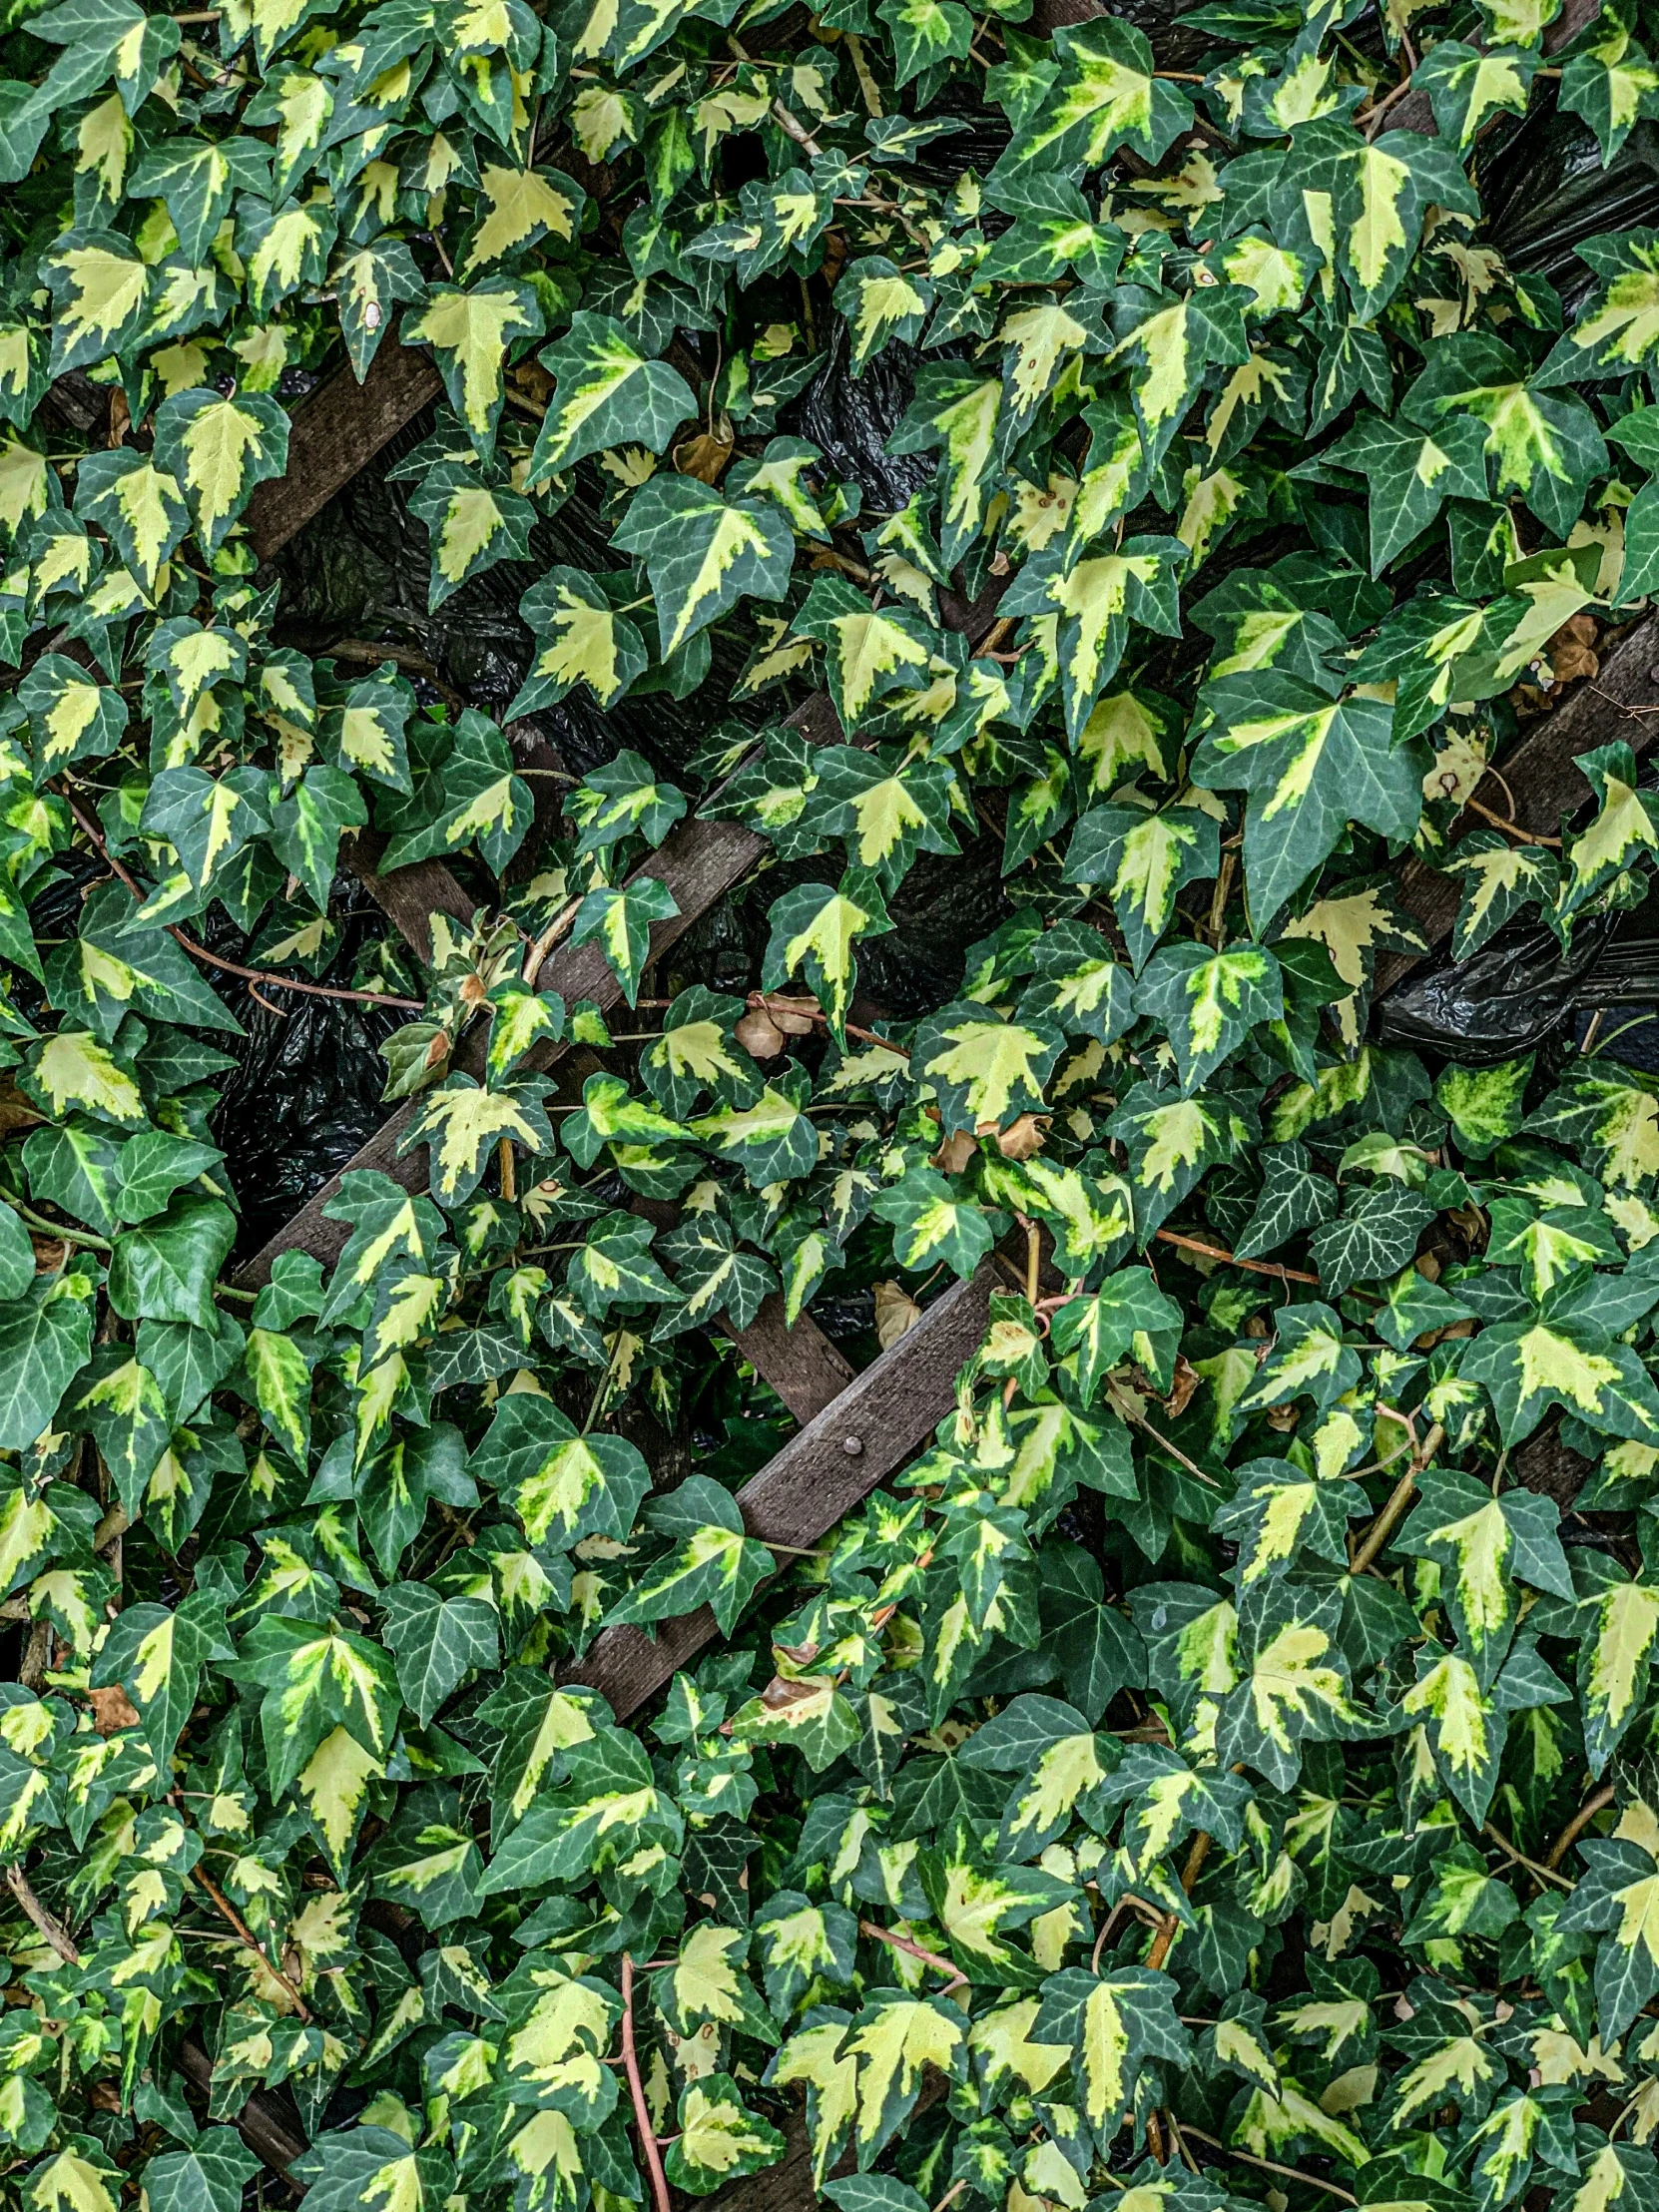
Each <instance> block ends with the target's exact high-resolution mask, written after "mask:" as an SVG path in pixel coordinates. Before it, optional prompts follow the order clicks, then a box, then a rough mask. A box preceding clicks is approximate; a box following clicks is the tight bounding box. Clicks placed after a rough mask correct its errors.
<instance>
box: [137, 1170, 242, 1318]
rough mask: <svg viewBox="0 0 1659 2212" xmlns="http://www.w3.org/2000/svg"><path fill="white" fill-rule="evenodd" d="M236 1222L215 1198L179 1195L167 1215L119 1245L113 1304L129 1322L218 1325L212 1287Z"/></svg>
mask: <svg viewBox="0 0 1659 2212" xmlns="http://www.w3.org/2000/svg"><path fill="white" fill-rule="evenodd" d="M236 1236H237V1218H236V1216H235V1214H233V1213H232V1211H231V1209H230V1208H229V1207H228V1206H226V1205H223V1204H222V1203H221V1202H220V1201H219V1200H218V1199H217V1198H196V1197H191V1196H189V1195H188V1194H185V1193H181V1194H180V1196H178V1197H177V1198H175V1199H174V1200H173V1202H172V1203H171V1204H170V1205H169V1207H168V1209H167V1211H166V1213H164V1214H162V1215H160V1216H159V1217H158V1218H157V1219H155V1220H154V1221H150V1222H146V1223H145V1224H143V1225H142V1226H141V1227H139V1228H134V1229H128V1230H126V1231H124V1232H123V1234H122V1235H121V1236H119V1237H118V1238H117V1239H116V1241H115V1250H114V1251H113V1252H112V1253H111V1255H110V1280H109V1293H110V1304H111V1305H112V1306H113V1307H114V1308H115V1310H116V1312H117V1313H118V1314H120V1315H121V1316H122V1318H123V1319H124V1320H126V1321H137V1320H138V1319H139V1318H140V1317H141V1316H144V1317H148V1318H149V1319H150V1320H153V1321H188V1322H192V1323H194V1324H195V1326H196V1327H197V1328H198V1329H212V1328H213V1327H214V1326H215V1315H214V1305H213V1287H214V1283H215V1281H216V1279H217V1277H218V1275H219V1271H220V1269H221V1268H222V1267H223V1266H224V1264H225V1262H226V1260H227V1259H228V1258H229V1257H230V1252H231V1247H232V1246H233V1245H234V1244H235V1242H236Z"/></svg>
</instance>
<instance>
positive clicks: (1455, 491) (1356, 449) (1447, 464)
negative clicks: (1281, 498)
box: [1321, 40, 1487, 576]
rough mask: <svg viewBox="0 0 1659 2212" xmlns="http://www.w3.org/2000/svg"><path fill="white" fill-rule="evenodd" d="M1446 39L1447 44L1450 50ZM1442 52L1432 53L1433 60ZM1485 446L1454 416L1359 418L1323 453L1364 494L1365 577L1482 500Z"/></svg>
mask: <svg viewBox="0 0 1659 2212" xmlns="http://www.w3.org/2000/svg"><path fill="white" fill-rule="evenodd" d="M1455 43H1456V42H1455V41H1454V40H1448V41H1446V42H1445V44H1446V45H1454V44H1455ZM1442 51H1444V47H1443V46H1441V47H1436V48H1435V50H1434V57H1433V58H1435V59H1437V58H1438V57H1439V55H1440V53H1441V52H1442ZM1485 452H1486V444H1485V440H1484V438H1483V437H1482V435H1481V432H1480V427H1479V425H1478V424H1477V423H1474V422H1471V421H1468V420H1466V419H1464V418H1463V417H1461V416H1452V417H1451V418H1450V419H1449V420H1448V421H1446V422H1444V423H1442V424H1439V425H1437V426H1436V428H1435V430H1434V431H1432V432H1429V431H1422V430H1417V429H1414V428H1412V427H1411V426H1410V425H1409V424H1407V423H1402V422H1386V421H1384V420H1383V417H1382V416H1380V415H1373V414H1366V415H1362V416H1361V418H1360V420H1359V421H1358V422H1357V423H1356V424H1355V426H1354V428H1353V429H1352V430H1350V431H1349V433H1348V435H1347V436H1346V437H1344V438H1341V439H1339V441H1338V442H1337V444H1335V445H1333V446H1329V447H1327V448H1326V450H1325V452H1324V453H1323V454H1322V455H1321V461H1322V463H1330V464H1331V465H1332V466H1334V467H1337V468H1349V469H1352V470H1353V471H1354V473H1355V474H1356V475H1357V476H1363V477H1364V478H1365V479H1366V483H1367V486H1368V489H1369V493H1370V498H1369V502H1368V504H1369V509H1370V516H1371V572H1372V574H1373V575H1374V576H1381V575H1382V573H1383V570H1384V569H1385V568H1386V567H1387V565H1388V563H1389V562H1390V561H1391V560H1392V559H1393V558H1394V556H1395V555H1396V554H1398V553H1402V552H1403V551H1404V550H1405V548H1406V547H1407V546H1409V545H1410V544H1411V543H1412V542H1413V541H1414V540H1415V539H1417V538H1418V537H1420V536H1421V535H1422V533H1423V531H1424V530H1426V529H1427V528H1428V525H1429V524H1430V523H1431V522H1432V521H1433V520H1434V517H1435V516H1436V515H1437V514H1438V513H1439V511H1440V507H1441V505H1442V503H1443V502H1444V501H1445V500H1447V499H1474V500H1484V499H1485V498H1486V497H1487V489H1486V463H1485Z"/></svg>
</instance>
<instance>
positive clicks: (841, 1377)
mask: <svg viewBox="0 0 1659 2212" xmlns="http://www.w3.org/2000/svg"><path fill="white" fill-rule="evenodd" d="M733 1337H734V1339H735V1341H736V1343H737V1347H738V1350H739V1351H740V1352H741V1353H742V1354H743V1356H744V1358H745V1359H746V1360H748V1361H749V1362H750V1363H751V1364H752V1365H753V1366H754V1367H756V1368H757V1369H758V1370H759V1371H760V1373H761V1374H762V1375H763V1376H764V1377H765V1378H766V1380H767V1382H768V1383H771V1384H772V1386H773V1388H774V1389H775V1390H776V1391H777V1392H778V1395H779V1396H780V1397H781V1398H782V1399H783V1400H784V1403H785V1404H786V1405H787V1406H788V1407H789V1409H790V1411H791V1412H792V1413H793V1414H794V1415H795V1417H796V1419H797V1420H798V1421H800V1422H802V1423H803V1425H805V1424H806V1423H807V1422H808V1421H813V1420H816V1419H817V1418H818V1416H819V1414H820V1413H822V1412H823V1411H824V1409H825V1407H826V1406H827V1405H832V1404H833V1403H834V1401H835V1399H836V1398H837V1397H839V1396H840V1394H841V1392H842V1390H844V1389H845V1388H846V1386H847V1384H848V1383H850V1382H851V1381H852V1380H853V1377H854V1373H855V1370H854V1369H853V1368H852V1367H851V1365H850V1364H849V1363H848V1362H847V1361H845V1360H843V1359H842V1357H841V1355H840V1353H839V1351H838V1350H837V1349H836V1347H835V1346H834V1345H833V1344H832V1343H831V1342H830V1339H829V1338H828V1337H827V1336H826V1335H825V1334H824V1331H823V1330H822V1329H821V1328H820V1327H819V1325H818V1323H817V1322H816V1321H814V1319H813V1317H812V1315H811V1314H809V1313H805V1312H803V1314H802V1316H801V1319H800V1320H799V1321H798V1322H797V1323H796V1324H795V1327H794V1328H793V1329H792V1328H791V1327H790V1325H789V1323H788V1322H787V1321H786V1320H785V1318H784V1294H783V1292H782V1291H773V1292H772V1293H771V1294H770V1296H768V1297H767V1298H766V1299H765V1300H764V1301H763V1302H762V1305H761V1310H760V1312H759V1313H758V1314H757V1315H756V1316H755V1319H754V1320H753V1321H752V1322H751V1323H750V1325H749V1327H748V1328H747V1329H738V1330H734V1331H733Z"/></svg>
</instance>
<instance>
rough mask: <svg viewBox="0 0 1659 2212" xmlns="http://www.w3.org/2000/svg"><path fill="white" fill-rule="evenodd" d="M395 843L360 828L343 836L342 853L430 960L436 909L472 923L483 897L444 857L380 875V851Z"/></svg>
mask: <svg viewBox="0 0 1659 2212" xmlns="http://www.w3.org/2000/svg"><path fill="white" fill-rule="evenodd" d="M390 842H391V839H390V838H389V837H383V836H382V835H381V834H380V832H379V830H354V831H352V833H351V834H350V836H348V837H347V838H345V839H344V840H343V841H342V843H341V845H340V858H341V859H342V860H343V861H344V863H345V865H346V866H347V867H348V868H349V869H350V870H351V872H352V874H353V875H354V876H355V877H356V878H357V880H358V882H359V883H361V885H362V887H363V889H364V890H365V891H367V893H368V895H369V896H370V898H372V899H373V901H374V903H375V904H376V905H377V906H378V907H379V908H380V910H381V912H382V913H383V914H384V915H385V916H386V918H387V919H388V920H389V921H390V922H391V923H392V925H393V927H394V928H395V929H396V930H397V932H398V934H399V935H400V936H401V937H402V939H403V941H404V943H405V944H406V945H407V946H408V947H409V949H410V951H411V952H413V953H414V955H415V957H416V958H417V959H419V960H430V959H431V957H432V931H431V918H432V916H433V914H435V913H444V914H452V915H453V916H454V918H455V919H456V920H457V921H459V922H462V923H465V922H469V921H470V920H471V919H472V917H473V914H474V913H475V912H476V911H477V901H476V900H475V899H473V898H471V897H470V896H469V895H468V894H467V892H466V891H465V890H463V889H462V887H461V885H460V884H459V883H457V882H456V880H455V878H454V876H453V875H451V874H450V872H449V870H448V869H447V868H446V867H445V866H444V864H443V862H442V861H441V860H417V861H416V862H415V864H414V866H413V867H398V868H393V869H392V871H391V873H390V874H389V875H382V874H380V873H379V872H378V869H379V860H380V855H381V853H382V852H384V851H385V849H386V846H387V845H388V844H390Z"/></svg>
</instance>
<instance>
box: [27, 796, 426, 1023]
mask: <svg viewBox="0 0 1659 2212" xmlns="http://www.w3.org/2000/svg"><path fill="white" fill-rule="evenodd" d="M61 796H62V798H63V800H64V802H65V804H66V805H67V806H68V808H69V811H70V813H71V814H72V815H73V816H74V817H75V820H76V821H77V822H78V823H79V824H80V826H81V828H82V829H83V830H85V831H86V833H87V835H88V836H89V837H90V838H91V839H92V842H93V847H94V849H95V850H96V851H97V853H98V855H99V857H100V858H101V859H102V860H103V861H104V862H105V863H106V865H107V866H108V867H109V868H110V870H111V871H112V873H113V874H115V875H116V876H117V877H118V878H119V880H120V881H121V882H122V883H124V884H125V885H126V888H127V890H128V892H129V894H130V895H131V896H132V897H133V898H134V899H135V900H136V901H137V902H138V903H139V904H140V905H142V904H143V903H144V889H143V886H142V885H141V884H140V883H139V882H138V880H137V879H136V877H134V876H133V875H131V874H130V873H129V872H128V870H127V869H126V868H124V867H123V866H122V864H121V862H120V861H119V860H118V859H117V858H116V856H115V854H114V853H113V852H112V851H111V850H110V848H109V845H108V844H107V843H106V842H105V838H104V832H103V831H102V830H100V829H99V827H98V825H97V824H96V823H95V822H94V821H93V820H92V818H91V817H90V816H89V815H88V814H87V813H86V811H85V809H84V808H82V807H81V806H79V805H78V804H77V802H76V801H75V799H74V798H73V797H72V795H71V794H70V793H68V792H64V793H63V794H61ZM167 933H168V935H169V936H170V937H173V938H174V939H176V940H177V942H178V943H180V944H182V945H183V946H184V948H185V950H186V951H187V952H188V953H189V954H190V955H191V957H192V958H193V959H197V960H205V961H206V962H207V964H208V966H209V967H215V968H222V969H223V970H224V972H225V973H226V974H227V975H240V976H241V977H242V979H243V981H244V982H245V983H267V984H269V985H270V986H271V988H272V989H273V990H278V991H302V992H303V993H304V994H305V996H306V997H307V998H349V999H352V1000H354V1001H355V1002H356V1003H358V1004H359V1005H364V1006H400V1007H401V1008H402V1009H403V1010H404V1012H405V1013H412V1014H418V1013H419V1012H420V1011H421V1010H422V1008H423V1007H424V1005H425V1003H426V1002H425V1000H424V999H420V998H393V997H391V996H389V995H388V993H386V992H385V991H348V990H346V989H344V988H343V987H342V986H340V985H338V984H335V983H301V982H299V981H297V980H296V979H295V978H294V977H293V976H291V975H273V974H272V973H271V972H270V970H269V969H266V968H252V967H244V966H243V965H242V963H241V961H240V960H227V959H225V958H223V957H222V956H221V955H220V954H219V953H217V952H210V951H209V950H208V948H207V946H206V945H205V944H198V943H197V941H196V939H195V938H194V937H187V936H186V935H185V932H184V931H183V930H182V929H176V928H175V927H174V926H173V925H172V923H169V924H168V928H167Z"/></svg>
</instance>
